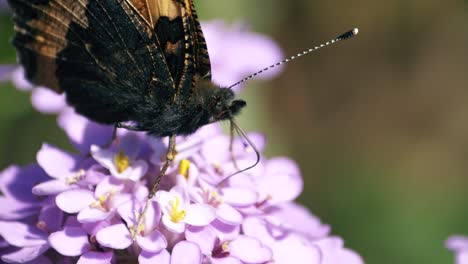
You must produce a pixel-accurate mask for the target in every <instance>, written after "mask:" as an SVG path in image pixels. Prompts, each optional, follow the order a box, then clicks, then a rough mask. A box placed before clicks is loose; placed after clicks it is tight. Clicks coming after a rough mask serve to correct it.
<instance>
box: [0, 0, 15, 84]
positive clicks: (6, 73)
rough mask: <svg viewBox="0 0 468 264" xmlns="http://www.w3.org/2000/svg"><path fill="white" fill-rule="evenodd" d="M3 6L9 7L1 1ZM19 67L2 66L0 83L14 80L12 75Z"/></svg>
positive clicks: (0, 4) (0, 3)
mask: <svg viewBox="0 0 468 264" xmlns="http://www.w3.org/2000/svg"><path fill="white" fill-rule="evenodd" d="M3 6H5V7H6V6H7V4H6V1H5V0H0V8H3ZM17 67H18V66H16V65H5V64H3V65H0V82H5V81H8V80H10V79H11V78H12V76H11V75H12V74H13V72H14V70H15V69H16V68H17Z"/></svg>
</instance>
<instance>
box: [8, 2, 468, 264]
mask: <svg viewBox="0 0 468 264" xmlns="http://www.w3.org/2000/svg"><path fill="white" fill-rule="evenodd" d="M196 4H197V7H198V11H199V15H200V17H201V18H202V19H203V20H208V19H225V20H227V21H229V22H238V21H245V22H247V23H248V24H249V25H250V27H251V29H252V30H254V31H256V32H260V33H264V34H267V35H269V36H271V37H272V38H273V39H275V40H276V41H277V42H278V43H279V44H280V45H281V47H282V48H283V49H284V50H285V53H286V54H289V55H292V54H295V53H297V52H298V51H300V50H302V49H305V48H309V47H312V46H314V45H315V44H318V43H319V42H321V41H324V40H328V39H329V38H331V37H334V36H335V35H336V34H338V33H341V32H342V31H345V30H348V29H350V28H352V27H354V26H357V27H359V28H360V32H361V34H360V35H359V36H358V37H357V38H355V39H352V40H350V41H346V42H343V43H340V44H339V45H337V46H335V47H332V48H327V49H324V50H322V51H320V52H319V53H316V54H314V55H312V56H308V57H306V58H302V59H300V60H297V61H295V62H293V63H290V64H289V65H288V66H287V68H286V70H285V71H284V73H283V74H282V75H281V76H279V77H278V78H276V79H274V80H271V81H268V82H260V81H252V82H250V83H249V84H248V86H247V87H248V88H247V89H245V91H244V92H243V94H242V95H241V96H242V97H244V98H246V99H247V100H248V102H249V108H248V110H247V111H245V113H244V114H243V116H242V118H241V120H240V123H241V124H242V125H243V126H244V127H246V128H247V129H248V130H257V131H262V132H264V133H265V134H266V135H267V136H268V139H269V144H268V147H267V154H268V155H269V156H278V155H285V156H290V157H292V158H293V159H295V160H296V161H297V162H298V163H299V165H300V167H301V168H302V172H303V177H304V181H305V189H304V192H303V195H302V196H301V197H300V201H301V202H302V203H303V204H305V205H306V206H308V207H309V208H310V209H311V210H312V211H313V212H314V213H315V214H316V215H318V216H319V217H320V218H321V219H322V220H323V221H324V222H325V223H329V224H331V225H332V227H333V233H334V234H337V235H339V236H341V237H343V238H344V239H345V241H346V244H347V246H348V247H350V248H352V249H354V250H356V251H358V252H359V253H360V254H361V255H362V256H363V257H364V259H365V260H366V263H371V264H372V263H379V264H393V263H437V264H438V263H453V256H452V254H451V253H450V252H448V251H447V250H446V249H445V248H444V240H445V239H446V238H447V237H448V236H449V235H452V234H456V233H465V234H468V221H466V219H467V218H468V208H467V206H466V205H467V204H468V195H466V194H465V193H466V190H468V187H467V183H468V118H467V115H468V89H467V88H468V77H467V73H466V69H467V68H468V48H467V47H468V1H453V0H448V1H443V2H442V1H435V0H387V1H372V0H356V1H349V0H328V1H325V0H323V1H310V0H300V1H299V0H294V1H293V0H291V1H284V0H256V1H251V0H236V1H226V0H203V1H201V0H198V1H196ZM11 34H12V26H11V23H10V18H9V14H8V13H6V12H4V13H3V15H0V63H14V62H15V52H14V50H13V49H12V48H11V47H10V46H9V43H8V39H9V37H10V36H11ZM208 44H209V43H208ZM45 141H47V142H50V143H53V144H55V145H58V146H60V147H64V148H70V145H69V143H68V142H67V140H66V139H65V135H64V133H63V132H62V131H61V130H60V129H59V128H58V127H57V126H56V123H55V117H54V116H44V115H41V114H38V113H37V112H35V111H34V110H33V109H32V108H31V106H30V103H29V94H28V93H24V92H20V91H17V90H15V89H14V88H13V87H12V86H11V85H8V84H6V85H0V167H2V168H4V167H5V166H7V165H8V164H10V163H17V164H26V163H28V162H32V161H34V159H35V153H36V151H37V150H38V149H39V148H40V145H41V143H42V142H45Z"/></svg>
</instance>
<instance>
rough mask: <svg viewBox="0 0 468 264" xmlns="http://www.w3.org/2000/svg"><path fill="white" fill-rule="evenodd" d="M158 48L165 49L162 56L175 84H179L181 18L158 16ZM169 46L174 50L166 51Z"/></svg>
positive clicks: (181, 37)
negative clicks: (171, 18) (172, 18)
mask: <svg viewBox="0 0 468 264" xmlns="http://www.w3.org/2000/svg"><path fill="white" fill-rule="evenodd" d="M155 32H156V34H157V36H158V40H159V45H160V49H161V50H163V51H165V52H164V57H165V59H166V63H167V65H168V67H169V72H170V73H171V76H172V78H173V79H174V83H175V86H176V87H177V86H178V85H179V82H180V79H181V75H182V69H183V67H184V45H183V42H184V31H183V25H182V18H181V17H178V18H175V19H174V20H170V19H169V18H168V17H160V18H159V19H158V21H157V23H156V26H155ZM170 46H174V47H175V50H172V51H170V52H168V51H167V50H170V49H171V48H170Z"/></svg>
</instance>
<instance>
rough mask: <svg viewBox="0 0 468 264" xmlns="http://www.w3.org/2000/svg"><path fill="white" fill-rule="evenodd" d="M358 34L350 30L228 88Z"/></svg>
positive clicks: (355, 30) (357, 30)
mask: <svg viewBox="0 0 468 264" xmlns="http://www.w3.org/2000/svg"><path fill="white" fill-rule="evenodd" d="M358 33H359V29H358V28H353V29H352V30H349V31H347V32H345V33H343V34H341V35H339V36H338V37H336V38H334V39H332V40H330V41H327V42H325V43H323V44H320V45H319V46H315V47H313V48H311V49H308V50H304V51H303V52H301V53H298V54H296V55H294V56H291V57H289V58H287V59H284V60H282V61H280V62H277V63H275V64H272V65H270V66H268V67H266V68H264V69H262V70H260V71H258V72H256V73H254V74H252V75H249V76H247V77H245V78H244V79H242V80H240V81H238V82H236V83H235V84H233V85H231V86H229V88H232V87H234V86H237V85H239V84H241V83H244V82H246V81H248V80H250V79H252V78H255V77H256V76H257V75H259V74H262V73H263V72H265V71H268V70H270V69H273V68H276V67H278V66H280V65H281V64H284V63H287V62H290V61H292V60H295V59H297V58H299V57H302V56H304V55H306V54H308V53H311V52H313V51H316V50H319V49H321V48H324V47H326V46H329V45H331V44H334V43H336V42H338V41H342V40H345V39H349V38H351V37H354V36H356V35H357V34H358Z"/></svg>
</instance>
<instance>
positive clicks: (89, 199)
mask: <svg viewBox="0 0 468 264" xmlns="http://www.w3.org/2000/svg"><path fill="white" fill-rule="evenodd" d="M94 200H95V199H94V195H93V193H92V192H91V191H87V190H81V189H77V190H70V191H66V192H63V193H61V194H59V195H57V197H56V198H55V202H56V203H57V206H58V207H59V208H60V209H62V211H64V212H66V213H69V214H75V213H78V212H79V211H81V210H83V209H84V208H86V207H88V206H89V205H90V204H91V203H93V202H94Z"/></svg>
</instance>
